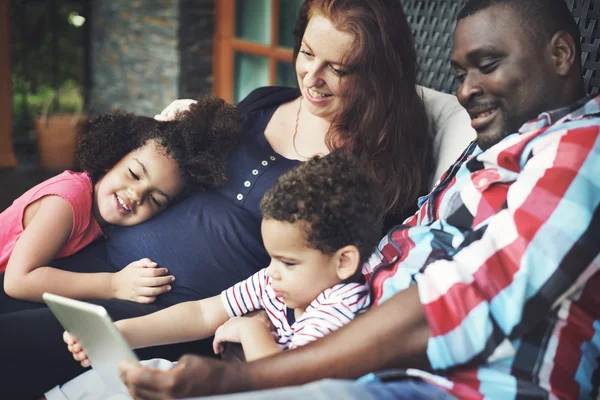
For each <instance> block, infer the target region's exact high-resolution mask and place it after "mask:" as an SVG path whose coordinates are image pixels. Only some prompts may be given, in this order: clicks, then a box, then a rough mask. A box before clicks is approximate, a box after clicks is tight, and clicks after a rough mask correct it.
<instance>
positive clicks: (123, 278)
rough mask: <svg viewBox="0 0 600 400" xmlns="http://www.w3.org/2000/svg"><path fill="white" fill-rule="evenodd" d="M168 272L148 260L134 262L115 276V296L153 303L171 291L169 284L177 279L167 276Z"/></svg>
mask: <svg viewBox="0 0 600 400" xmlns="http://www.w3.org/2000/svg"><path fill="white" fill-rule="evenodd" d="M167 272H168V271H167V269H166V268H158V266H157V264H156V263H155V262H154V261H152V260H150V259H148V258H142V259H141V260H138V261H134V262H132V263H131V264H129V265H128V266H126V267H125V268H123V269H122V270H121V271H119V272H115V273H114V274H113V276H112V285H111V289H112V293H113V296H114V297H115V298H117V299H123V300H130V301H135V302H137V303H144V304H148V303H152V302H153V301H155V300H156V296H158V295H160V294H163V293H165V292H168V291H169V290H171V286H170V285H169V284H170V283H171V282H173V281H174V280H175V277H174V276H173V275H166V274H167Z"/></svg>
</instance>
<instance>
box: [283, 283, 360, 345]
mask: <svg viewBox="0 0 600 400" xmlns="http://www.w3.org/2000/svg"><path fill="white" fill-rule="evenodd" d="M368 307H369V288H368V287H367V286H366V285H362V284H359V283H346V284H339V285H336V286H334V287H332V288H330V289H327V290H325V291H324V292H323V293H321V294H320V295H319V297H317V298H316V299H315V300H314V301H313V302H312V303H311V304H310V306H309V307H308V308H307V309H306V311H305V312H304V314H302V316H301V317H300V318H299V319H298V320H297V321H296V323H295V324H294V326H293V330H294V336H293V338H292V342H291V343H290V346H289V348H290V349H293V348H296V347H299V346H303V345H305V344H307V343H309V342H312V341H314V340H317V339H319V338H322V337H323V336H325V335H327V334H329V333H331V332H333V331H335V330H336V329H338V328H340V327H342V326H343V325H346V324H347V323H348V322H350V321H352V320H353V319H354V317H355V316H356V315H357V314H360V313H362V312H364V311H366V310H367V309H368Z"/></svg>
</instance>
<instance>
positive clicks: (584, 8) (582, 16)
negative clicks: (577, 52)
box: [566, 0, 600, 94]
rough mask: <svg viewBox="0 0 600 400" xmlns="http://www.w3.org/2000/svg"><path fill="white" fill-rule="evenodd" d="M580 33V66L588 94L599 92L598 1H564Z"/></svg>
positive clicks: (599, 42)
mask: <svg viewBox="0 0 600 400" xmlns="http://www.w3.org/2000/svg"><path fill="white" fill-rule="evenodd" d="M566 2H567V4H568V6H569V9H570V10H571V13H572V14H573V16H574V17H575V20H576V21H577V24H578V25H579V31H580V32H581V65H582V66H583V80H584V82H585V89H586V91H587V92H588V93H592V94H597V93H598V92H599V91H600V52H599V51H598V47H599V46H600V27H599V26H598V23H599V20H600V1H599V0H566Z"/></svg>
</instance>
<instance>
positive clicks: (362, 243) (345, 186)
mask: <svg viewBox="0 0 600 400" xmlns="http://www.w3.org/2000/svg"><path fill="white" fill-rule="evenodd" d="M260 207H261V210H262V213H263V217H264V218H269V219H274V220H277V221H286V222H291V223H295V222H303V223H304V224H305V226H306V240H307V243H308V245H309V246H310V247H312V248H314V249H317V250H320V251H322V252H323V253H325V254H333V253H335V252H336V251H337V250H339V249H341V248H342V247H344V246H347V245H354V246H356V247H357V248H358V251H359V252H360V258H361V260H360V262H361V264H362V263H364V262H365V261H367V259H368V258H369V256H370V255H371V254H372V252H373V251H374V250H375V246H376V245H377V243H378V242H379V239H380V235H381V230H382V224H383V214H384V204H383V196H382V194H381V191H380V190H379V188H378V185H377V183H376V181H375V179H374V178H373V177H372V176H371V175H369V174H368V172H366V171H365V169H364V168H361V167H360V166H359V164H358V162H357V161H356V159H355V158H354V157H352V156H350V155H343V154H333V153H332V154H330V155H327V156H325V157H322V158H319V157H314V158H312V159H310V160H308V161H307V162H305V163H302V164H300V165H299V166H297V167H295V168H293V169H291V170H289V171H288V172H286V173H285V174H283V175H281V176H280V177H279V180H278V181H277V183H276V184H275V185H274V186H273V187H272V188H271V189H270V190H269V191H267V193H266V194H265V195H264V197H263V198H262V201H261V203H260Z"/></svg>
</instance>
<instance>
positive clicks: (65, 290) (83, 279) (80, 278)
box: [4, 196, 113, 301]
mask: <svg viewBox="0 0 600 400" xmlns="http://www.w3.org/2000/svg"><path fill="white" fill-rule="evenodd" d="M36 208H37V210H36ZM32 214H33V215H32ZM23 219H24V221H23V224H24V226H25V229H24V231H23V233H22V234H21V236H20V237H19V239H18V240H17V242H16V243H15V247H14V249H13V251H12V254H11V256H10V259H9V261H8V265H7V267H6V272H5V276H4V291H5V292H6V294H8V295H9V296H11V297H14V298H17V299H22V300H30V301H42V294H43V293H44V292H52V293H56V294H59V295H62V296H66V297H73V298H111V297H113V296H112V290H111V276H112V274H111V273H76V272H68V271H62V270H59V269H56V268H53V267H50V266H48V263H49V262H50V261H52V260H53V259H54V258H56V255H57V254H58V252H59V251H60V249H61V248H62V247H63V246H64V244H65V243H66V242H67V240H68V239H69V236H70V234H71V229H72V226H73V211H72V210H71V206H70V205H69V203H68V202H67V201H66V200H65V199H63V198H62V197H59V196H45V197H43V198H41V199H40V200H38V201H36V202H34V203H32V204H30V205H29V206H28V207H27V209H26V210H25V212H24V217H23Z"/></svg>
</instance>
